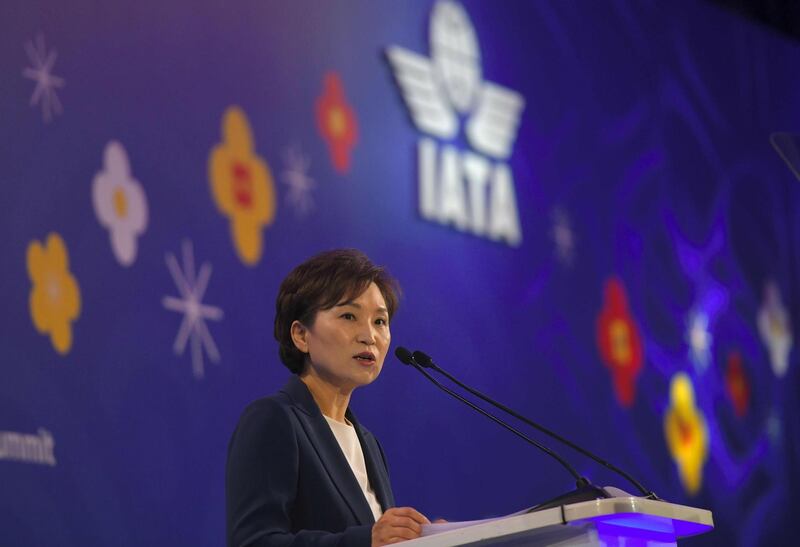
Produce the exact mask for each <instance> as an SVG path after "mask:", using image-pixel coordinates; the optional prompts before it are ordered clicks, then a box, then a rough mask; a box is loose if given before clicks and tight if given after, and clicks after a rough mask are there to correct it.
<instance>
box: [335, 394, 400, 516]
mask: <svg viewBox="0 0 800 547" xmlns="http://www.w3.org/2000/svg"><path fill="white" fill-rule="evenodd" d="M347 419H348V420H350V421H351V422H352V423H353V426H354V427H355V428H356V433H357V434H358V440H359V441H360V442H361V449H362V450H363V452H364V462H365V463H366V465H367V475H368V476H369V484H370V485H371V486H372V489H373V490H375V497H376V498H378V503H380V504H381V508H382V509H383V510H384V511H386V510H387V509H390V508H392V507H394V496H393V495H392V485H391V482H390V481H389V474H388V472H389V470H388V469H387V468H386V461H385V459H384V457H383V451H382V450H381V448H380V447H379V446H378V441H376V440H375V437H373V436H372V434H371V433H370V432H369V431H366V430H365V429H364V428H362V427H361V424H359V423H358V420H357V419H356V417H355V415H353V413H352V412H350V410H349V409H348V411H347Z"/></svg>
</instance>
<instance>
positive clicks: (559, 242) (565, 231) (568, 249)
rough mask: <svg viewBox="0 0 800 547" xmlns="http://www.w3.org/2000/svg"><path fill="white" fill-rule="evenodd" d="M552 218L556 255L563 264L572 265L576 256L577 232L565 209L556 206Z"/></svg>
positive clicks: (552, 233) (551, 231)
mask: <svg viewBox="0 0 800 547" xmlns="http://www.w3.org/2000/svg"><path fill="white" fill-rule="evenodd" d="M551 218H552V221H553V227H552V228H551V230H550V233H551V235H552V237H553V243H554V244H555V247H556V256H557V257H558V260H559V262H561V264H562V265H564V266H571V265H572V261H573V259H574V258H575V234H574V232H573V230H572V223H571V222H570V219H569V215H568V214H567V212H566V211H565V210H564V209H562V208H560V207H556V208H555V209H554V210H553V213H552V215H551Z"/></svg>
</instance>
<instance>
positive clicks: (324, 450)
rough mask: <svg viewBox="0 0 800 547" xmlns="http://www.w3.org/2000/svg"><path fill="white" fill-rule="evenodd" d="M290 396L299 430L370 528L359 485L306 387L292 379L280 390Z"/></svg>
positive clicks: (355, 512)
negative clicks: (303, 432)
mask: <svg viewBox="0 0 800 547" xmlns="http://www.w3.org/2000/svg"><path fill="white" fill-rule="evenodd" d="M282 391H283V392H284V393H286V394H287V395H289V397H290V398H291V399H292V401H293V402H294V403H295V404H294V409H296V412H295V414H296V415H297V417H298V419H299V421H300V424H301V426H302V427H303V429H304V430H305V432H306V435H308V438H309V440H310V441H311V444H312V445H313V446H314V449H315V450H316V451H317V455H318V456H319V459H320V461H321V462H322V465H323V466H324V467H325V470H326V471H327V472H328V475H329V476H330V478H331V480H332V481H333V484H335V485H336V488H337V490H339V493H340V494H341V495H342V498H344V501H345V503H346V504H347V505H348V507H350V510H351V511H352V512H353V515H354V516H355V517H356V520H357V521H358V523H359V524H372V523H374V522H375V518H374V517H373V516H372V510H371V509H370V508H369V504H368V503H367V499H366V498H365V497H364V493H363V492H362V491H361V487H360V486H359V485H358V481H357V480H356V477H355V475H353V471H352V469H351V468H350V464H349V463H348V461H347V458H345V456H344V454H343V453H342V449H341V447H339V442H338V441H337V440H336V437H334V436H333V432H332V431H331V428H330V426H329V425H328V422H326V421H325V417H324V416H323V415H322V412H320V410H319V407H318V406H317V403H316V402H315V401H314V398H313V397H312V396H311V392H310V391H308V388H307V387H306V385H305V384H304V383H303V382H302V381H301V380H300V379H299V378H298V377H296V376H292V377H291V378H290V379H289V382H287V384H286V386H284V388H283V389H282Z"/></svg>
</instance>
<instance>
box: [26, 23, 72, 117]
mask: <svg viewBox="0 0 800 547" xmlns="http://www.w3.org/2000/svg"><path fill="white" fill-rule="evenodd" d="M25 53H27V54H28V59H29V60H30V62H31V65H32V66H29V67H26V68H25V70H23V71H22V75H23V76H25V77H26V78H30V79H31V80H33V81H34V82H36V87H35V88H34V90H33V95H31V106H36V105H37V104H39V105H41V108H42V118H43V119H44V121H45V122H49V121H51V120H52V119H53V114H61V112H62V109H61V101H60V100H58V95H57V94H56V89H59V88H61V87H64V78H61V77H59V76H55V75H54V74H53V66H55V64H56V58H57V57H58V53H57V52H56V50H55V49H53V50H50V51H47V47H46V46H45V43H44V35H42V34H41V33H40V34H39V35H37V36H36V41H34V40H30V41H29V42H28V43H26V44H25Z"/></svg>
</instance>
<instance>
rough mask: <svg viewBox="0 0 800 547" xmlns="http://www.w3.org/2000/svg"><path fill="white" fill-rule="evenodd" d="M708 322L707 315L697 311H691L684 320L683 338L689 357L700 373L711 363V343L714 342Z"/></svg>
mask: <svg viewBox="0 0 800 547" xmlns="http://www.w3.org/2000/svg"><path fill="white" fill-rule="evenodd" d="M708 323H709V320H708V315H706V314H705V313H703V312H699V311H693V312H691V313H690V314H689V316H688V318H687V320H686V335H685V340H686V342H687V343H688V344H689V359H690V360H691V362H692V363H693V364H694V366H695V370H697V372H699V373H701V374H702V373H703V372H705V371H706V370H707V369H708V365H709V364H710V363H711V345H712V344H713V342H714V336H713V335H712V334H711V332H710V331H709V330H708Z"/></svg>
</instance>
